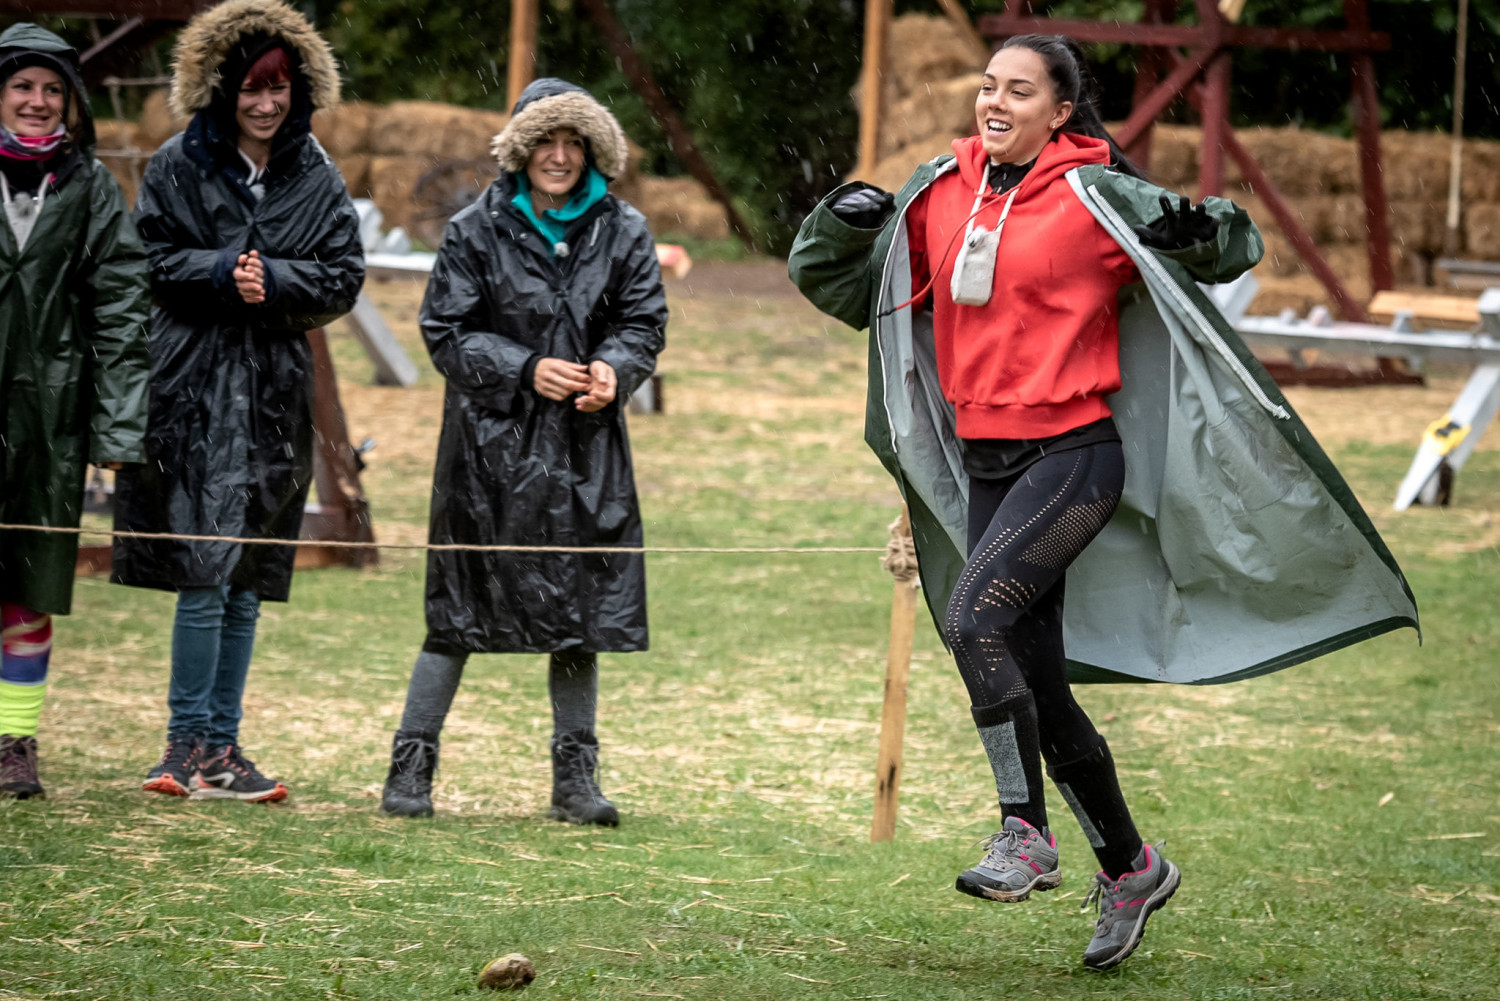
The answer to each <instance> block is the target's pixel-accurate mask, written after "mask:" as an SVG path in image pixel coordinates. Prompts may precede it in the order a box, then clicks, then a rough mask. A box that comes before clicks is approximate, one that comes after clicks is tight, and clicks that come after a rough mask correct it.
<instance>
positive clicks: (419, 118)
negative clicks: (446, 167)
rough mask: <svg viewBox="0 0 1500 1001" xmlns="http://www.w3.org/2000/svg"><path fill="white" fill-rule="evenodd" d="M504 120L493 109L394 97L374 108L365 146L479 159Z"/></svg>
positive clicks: (384, 152)
mask: <svg viewBox="0 0 1500 1001" xmlns="http://www.w3.org/2000/svg"><path fill="white" fill-rule="evenodd" d="M508 120H509V118H508V116H506V115H503V114H501V113H499V112H497V111H481V110H478V109H475V108H460V107H456V106H454V105H451V104H438V103H437V102H434V101H396V102H394V103H392V104H388V105H386V106H385V107H383V108H376V109H375V111H374V113H373V115H372V121H371V123H370V138H369V148H370V152H371V153H373V154H375V155H376V156H417V155H426V156H430V157H437V158H440V159H451V160H469V159H480V158H483V157H486V156H488V155H489V149H490V140H492V139H493V138H494V137H495V134H496V133H498V132H499V131H500V130H501V129H503V128H505V123H506V122H507V121H508Z"/></svg>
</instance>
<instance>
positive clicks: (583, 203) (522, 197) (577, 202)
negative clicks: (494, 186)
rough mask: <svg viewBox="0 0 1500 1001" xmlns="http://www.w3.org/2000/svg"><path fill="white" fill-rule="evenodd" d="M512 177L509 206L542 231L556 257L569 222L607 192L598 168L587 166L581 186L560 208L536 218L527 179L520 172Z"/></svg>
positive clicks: (548, 249)
mask: <svg viewBox="0 0 1500 1001" xmlns="http://www.w3.org/2000/svg"><path fill="white" fill-rule="evenodd" d="M515 178H516V193H515V195H514V196H512V197H511V200H510V204H511V207H512V208H514V209H515V210H516V211H517V212H519V213H520V214H521V216H522V217H523V218H524V219H525V220H526V221H527V222H529V223H530V224H531V227H532V228H533V229H535V230H536V231H537V232H538V233H540V234H542V237H543V238H544V239H545V240H546V243H547V252H548V254H550V255H551V256H553V257H556V256H557V250H556V247H557V244H559V243H562V242H563V241H564V240H565V239H566V237H567V235H568V228H569V224H571V223H573V222H575V221H577V220H578V219H580V218H582V217H583V215H584V214H585V213H587V212H588V211H589V210H590V209H592V208H593V207H594V206H595V205H598V204H599V203H600V202H601V201H603V200H604V196H605V195H606V194H608V193H609V181H608V180H606V179H605V177H604V175H603V174H601V173H599V171H597V170H595V169H594V168H593V167H589V168H588V175H587V176H586V177H585V178H584V182H583V185H582V186H581V187H580V188H579V190H578V192H577V193H576V194H575V195H573V197H572V198H570V199H568V203H567V204H566V205H564V206H563V207H562V208H560V209H546V210H545V211H543V212H542V215H541V217H540V218H538V217H537V214H536V210H535V209H533V208H532V206H531V180H530V179H529V178H528V177H527V176H526V175H525V174H524V173H517V174H516V175H515Z"/></svg>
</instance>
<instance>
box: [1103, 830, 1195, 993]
mask: <svg viewBox="0 0 1500 1001" xmlns="http://www.w3.org/2000/svg"><path fill="white" fill-rule="evenodd" d="M1134 864H1135V865H1136V866H1138V867H1139V869H1138V870H1137V871H1135V872H1127V873H1125V874H1123V875H1122V876H1121V877H1120V878H1119V879H1117V880H1112V879H1110V878H1109V877H1108V876H1106V875H1104V873H1102V872H1100V873H1095V874H1094V879H1095V880H1096V882H1095V883H1094V888H1093V889H1092V890H1090V891H1089V895H1088V896H1087V897H1086V898H1084V901H1083V906H1084V907H1085V908H1087V907H1088V906H1089V904H1091V903H1094V902H1095V901H1098V903H1099V921H1098V923H1097V924H1096V925H1095V926H1094V940H1093V941H1092V942H1090V943H1089V947H1088V948H1087V949H1085V950H1084V953H1083V965H1084V966H1090V967H1093V968H1094V969H1096V970H1107V969H1109V968H1110V967H1113V966H1118V965H1120V964H1121V963H1123V962H1125V959H1126V957H1127V956H1129V955H1130V954H1131V953H1132V952H1134V951H1135V947H1136V946H1138V945H1140V944H1141V938H1142V936H1144V935H1145V934H1146V919H1147V918H1149V917H1150V916H1151V912H1152V911H1154V910H1156V909H1157V908H1159V907H1161V906H1162V905H1163V904H1165V903H1166V902H1167V899H1168V898H1169V897H1171V896H1172V894H1174V893H1176V892H1177V887H1178V886H1179V885H1180V884H1181V883H1182V871H1181V870H1180V869H1178V868H1177V867H1176V866H1175V865H1173V864H1172V863H1171V862H1168V861H1167V860H1166V859H1165V858H1163V857H1162V856H1161V852H1160V851H1159V850H1158V846H1156V845H1142V846H1141V853H1140V854H1139V855H1137V856H1136V857H1135V863H1134Z"/></svg>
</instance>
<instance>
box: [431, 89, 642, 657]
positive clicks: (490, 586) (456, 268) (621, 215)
mask: <svg viewBox="0 0 1500 1001" xmlns="http://www.w3.org/2000/svg"><path fill="white" fill-rule="evenodd" d="M559 83H560V82H559V81H537V83H536V84H533V85H532V87H533V88H536V89H535V90H533V89H530V88H529V89H528V91H527V93H528V94H530V95H532V96H533V98H535V97H536V95H537V94H541V95H543V99H541V100H536V101H535V103H534V104H532V106H531V107H530V108H527V105H528V104H531V103H532V102H530V101H528V100H527V99H526V98H525V97H523V100H522V102H521V104H520V105H519V106H518V111H517V113H516V114H515V115H513V117H512V119H511V124H510V125H509V126H507V129H506V131H505V132H504V133H502V134H501V136H500V137H499V138H498V139H497V142H496V152H497V154H498V155H499V156H500V158H501V163H502V166H504V167H507V168H508V169H507V170H506V171H505V172H504V173H502V175H501V177H500V179H499V180H497V181H496V182H495V183H494V184H492V185H490V187H489V188H488V189H487V190H486V191H485V192H484V193H483V194H482V195H481V196H480V198H479V200H478V201H477V202H475V203H474V204H473V205H471V206H469V207H468V208H467V209H465V210H464V211H462V212H460V213H459V214H458V215H456V216H455V217H454V218H453V219H452V221H450V222H449V224H448V228H447V231H446V232H445V234H444V237H443V244H442V248H441V249H440V250H439V252H438V258H437V264H436V266H435V267H434V269H433V272H432V279H431V281H430V282H429V284H428V286H427V296H426V299H425V300H424V301H423V304H422V312H421V326H422V335H423V337H424V338H425V340H426V342H427V349H428V351H429V352H430V353H431V355H432V360H433V363H434V364H435V365H436V366H437V368H438V371H440V372H441V373H442V374H443V375H444V376H445V377H446V378H447V380H448V387H447V392H446V394H445V397H444V402H443V432H442V438H441V441H440V442H439V444H438V456H437V470H436V473H435V476H434V484H433V500H432V520H431V529H430V539H431V541H432V542H433V543H453V542H459V543H483V544H501V545H565V546H635V545H640V544H641V541H642V536H641V517H640V509H639V506H638V504H637V502H636V494H635V480H634V475H633V472H632V469H631V461H630V444H629V440H628V438H627V435H626V428H625V411H624V404H625V399H626V397H627V396H628V395H629V394H630V393H631V391H633V390H634V389H635V388H636V387H637V386H638V385H640V383H641V382H642V381H643V380H645V379H646V378H647V377H648V376H649V375H650V374H651V372H652V370H653V369H654V368H655V366H656V355H657V353H658V352H660V351H661V349H662V347H663V344H664V330H665V327H666V322H667V305H666V297H665V293H664V291H663V289H662V282H661V270H660V268H659V267H658V266H657V261H656V249H655V244H654V242H653V240H652V238H651V234H650V233H649V232H648V231H647V229H646V221H645V219H644V218H643V217H642V216H641V214H640V213H639V212H637V211H636V210H635V209H633V208H631V207H630V206H629V205H627V204H625V203H624V202H621V201H619V200H617V199H615V198H614V197H613V196H610V195H606V196H605V197H604V198H603V200H602V201H600V202H598V203H597V204H596V205H594V206H593V207H592V208H591V209H590V210H588V211H587V212H586V213H585V214H584V215H582V216H581V217H580V218H578V219H577V220H575V221H574V222H572V223H571V224H570V225H569V227H568V229H567V234H566V237H565V240H564V242H565V243H566V244H567V247H568V252H567V253H566V254H565V255H558V256H553V255H552V254H549V253H548V248H547V247H546V246H545V245H544V243H543V241H542V238H541V236H540V234H539V233H537V231H536V230H535V229H534V228H533V227H532V226H531V224H530V223H529V222H527V220H526V219H525V218H524V217H523V216H522V215H521V214H520V213H519V212H518V211H517V210H516V209H515V208H514V207H513V206H512V205H511V199H512V198H513V197H514V195H515V192H516V178H515V175H514V173H513V172H512V171H513V170H515V169H516V168H517V163H516V159H515V157H517V156H520V155H522V154H523V153H524V151H525V149H526V148H528V147H529V145H530V143H529V142H527V141H526V135H525V134H524V132H525V130H527V129H531V130H532V131H536V130H538V129H539V130H540V132H541V133H545V132H546V131H548V130H549V129H552V128H557V127H559V126H562V125H567V126H571V127H573V128H576V129H578V131H579V132H581V133H583V134H584V136H585V137H587V138H589V139H590V143H591V158H592V159H595V162H597V163H598V164H599V165H600V166H601V168H604V172H605V173H606V174H608V173H609V170H608V169H607V168H606V167H605V165H606V164H608V165H611V166H612V165H613V164H615V163H616V162H623V149H624V146H623V134H619V144H618V146H616V145H614V144H613V143H611V141H610V137H611V136H612V135H614V134H616V133H618V125H615V124H614V121H613V118H609V120H608V121H607V122H604V121H601V120H599V119H598V118H597V115H604V116H606V117H608V113H607V112H605V111H604V110H603V108H602V107H600V106H599V105H597V104H596V103H595V102H593V100H592V99H591V98H589V97H588V95H587V94H585V93H583V92H582V91H580V90H578V89H577V88H573V87H571V86H569V85H562V86H561V87H559V86H558V85H559ZM548 98H550V100H549V99H548ZM585 102H586V103H585ZM594 109H597V113H596V112H595V110H594ZM522 111H525V114H522V113H521V112H522ZM609 126H613V131H611V130H610V128H609ZM605 147H607V148H605ZM507 150H509V151H510V152H509V156H508V155H507ZM522 163H524V160H523V161H522ZM534 355H535V356H540V357H557V358H563V359H566V360H569V361H576V362H582V363H588V362H590V361H594V360H602V361H605V362H607V363H609V365H611V366H612V367H613V368H614V370H615V372H616V374H617V375H618V377H619V388H618V391H617V396H616V399H615V402H613V403H611V404H609V405H608V406H606V407H605V408H603V409H602V410H599V411H597V412H595V413H591V414H589V413H582V412H580V411H578V410H577V409H575V408H574V406H573V403H572V401H571V400H568V401H564V402H560V403H559V402H554V401H552V400H548V399H546V398H544V397H542V396H541V395H539V394H538V393H537V392H536V391H535V390H534V389H533V388H532V386H530V385H529V384H527V385H523V384H522V383H523V378H522V372H523V369H525V368H526V365H527V362H528V360H530V359H531V358H532V357H533V356H534ZM427 627H428V638H427V644H426V648H427V649H429V650H435V651H441V652H446V653H456V652H462V651H486V652H494V653H501V652H504V653H523V652H552V651H558V650H569V649H571V650H584V651H594V652H599V651H631V650H644V649H646V645H647V632H646V571H645V561H644V559H643V558H642V557H641V556H639V555H626V554H600V555H597V556H596V555H587V554H555V553H548V554H520V555H512V554H508V553H502V554H494V553H474V552H457V551H452V552H440V551H434V552H432V553H430V554H429V556H428V562H427Z"/></svg>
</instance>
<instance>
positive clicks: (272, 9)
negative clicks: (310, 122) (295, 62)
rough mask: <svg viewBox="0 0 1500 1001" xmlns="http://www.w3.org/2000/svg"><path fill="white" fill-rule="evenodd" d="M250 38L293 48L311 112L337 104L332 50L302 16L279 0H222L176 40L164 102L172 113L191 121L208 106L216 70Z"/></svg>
mask: <svg viewBox="0 0 1500 1001" xmlns="http://www.w3.org/2000/svg"><path fill="white" fill-rule="evenodd" d="M255 34H262V35H274V36H277V37H279V38H281V39H283V40H284V41H285V42H286V43H287V44H288V45H290V46H291V47H292V48H293V49H295V50H296V52H297V56H298V57H299V60H300V62H301V71H302V74H303V76H304V77H305V78H306V80H307V86H308V92H309V96H310V97H311V99H312V105H313V107H314V108H331V107H333V106H334V105H335V104H338V103H339V71H338V65H337V63H335V61H334V58H333V50H332V49H330V48H329V47H328V43H327V42H325V41H324V40H323V37H322V36H321V35H319V34H318V32H317V30H316V29H314V28H313V26H312V25H311V24H310V23H309V22H308V20H307V18H305V17H303V16H302V15H301V14H300V13H298V12H297V11H296V10H294V9H293V8H291V7H289V6H287V5H286V4H284V3H281V2H280V0H226V2H224V3H221V4H219V5H218V6H217V7H213V8H211V9H209V10H206V11H204V12H203V13H201V14H199V15H198V16H197V17H194V18H193V19H192V20H191V21H189V22H188V23H187V27H185V28H183V29H182V34H180V35H178V36H177V48H176V51H175V54H174V57H173V64H172V93H171V96H170V97H169V98H168V102H169V103H170V105H171V108H172V113H173V114H175V115H177V116H179V117H181V118H191V117H192V116H193V114H194V113H195V112H198V111H200V110H202V109H203V108H206V107H208V106H209V105H210V104H211V103H213V96H214V88H215V87H217V86H218V84H219V69H220V67H221V66H223V64H224V60H225V59H226V57H228V55H229V53H230V50H231V49H232V48H233V47H234V45H235V43H236V42H238V41H239V40H240V39H241V38H244V37H246V36H248V35H255Z"/></svg>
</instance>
